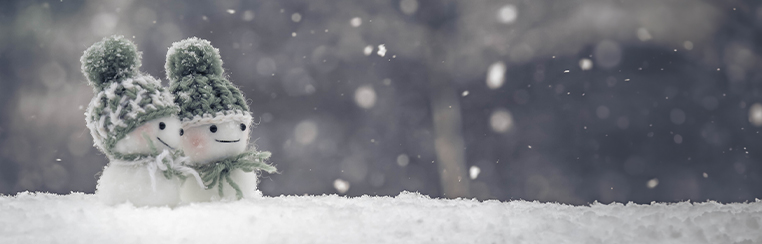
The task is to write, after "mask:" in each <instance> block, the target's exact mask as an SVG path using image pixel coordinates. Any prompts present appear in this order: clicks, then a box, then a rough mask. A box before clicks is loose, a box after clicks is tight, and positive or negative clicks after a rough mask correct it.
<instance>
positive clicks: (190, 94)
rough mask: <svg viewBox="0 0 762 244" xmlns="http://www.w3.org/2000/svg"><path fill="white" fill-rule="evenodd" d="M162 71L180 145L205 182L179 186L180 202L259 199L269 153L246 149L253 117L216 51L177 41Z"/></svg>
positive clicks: (202, 43)
mask: <svg viewBox="0 0 762 244" xmlns="http://www.w3.org/2000/svg"><path fill="white" fill-rule="evenodd" d="M165 69H166V71H167V77H168V79H169V83H170V88H169V89H170V91H171V92H172V94H174V95H175V103H176V104H178V105H179V106H180V113H179V117H180V119H181V121H182V127H183V129H184V130H185V135H184V136H183V137H182V138H181V143H180V144H181V146H182V149H183V151H184V152H185V155H187V156H188V157H189V159H190V160H189V163H188V165H189V166H190V167H193V168H195V169H196V170H197V171H198V173H199V174H200V175H201V178H202V180H203V181H204V183H205V184H206V187H205V188H202V187H198V185H195V184H184V185H183V186H182V189H181V191H180V198H181V202H185V203H189V202H204V201H217V200H237V199H241V198H247V197H255V196H260V195H261V193H260V192H259V191H258V190H257V183H258V182H257V173H258V171H260V170H264V171H267V172H269V173H273V172H275V167H273V166H271V165H269V164H267V163H266V162H265V160H267V159H268V158H269V157H270V152H259V151H257V150H255V149H253V148H251V149H247V145H248V143H249V132H250V131H251V124H252V116H251V113H250V112H249V106H248V105H247V104H246V99H244V97H243V95H242V93H241V91H240V90H239V89H238V88H237V87H236V86H234V85H233V83H231V82H230V81H228V80H227V79H226V78H225V77H224V76H223V69H222V58H221V57H220V54H219V50H217V49H216V48H214V47H212V45H211V44H210V43H209V41H206V40H202V39H198V38H195V37H194V38H188V39H185V40H182V41H179V42H176V43H174V44H172V47H171V48H170V49H169V51H168V53H167V62H166V65H165Z"/></svg>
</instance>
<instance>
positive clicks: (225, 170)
mask: <svg viewBox="0 0 762 244" xmlns="http://www.w3.org/2000/svg"><path fill="white" fill-rule="evenodd" d="M270 155H271V153H270V152H267V151H264V152H260V151H256V150H250V151H246V152H244V153H241V154H238V155H236V156H232V157H229V158H225V159H222V160H219V161H215V162H211V163H208V164H203V165H198V166H194V168H195V169H196V170H197V171H198V172H199V173H200V174H201V179H202V180H203V181H204V183H206V189H211V188H213V187H214V186H215V185H216V186H217V190H218V191H219V195H220V197H222V196H223V192H222V186H223V181H227V183H228V185H230V187H232V188H233V189H235V195H236V197H237V198H238V199H241V198H243V192H242V191H241V188H239V187H238V184H236V183H235V181H233V179H232V178H230V173H231V172H232V171H233V170H236V169H241V170H242V171H243V172H247V173H248V172H252V171H255V170H264V171H266V172H268V173H274V172H276V170H277V169H276V168H275V166H272V165H269V164H267V163H265V160H267V159H268V158H270Z"/></svg>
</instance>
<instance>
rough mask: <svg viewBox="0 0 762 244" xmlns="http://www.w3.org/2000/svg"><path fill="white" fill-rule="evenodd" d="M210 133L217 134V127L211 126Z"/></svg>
mask: <svg viewBox="0 0 762 244" xmlns="http://www.w3.org/2000/svg"><path fill="white" fill-rule="evenodd" d="M209 131H211V132H212V133H215V132H217V125H212V126H209Z"/></svg>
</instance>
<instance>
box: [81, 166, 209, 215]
mask: <svg viewBox="0 0 762 244" xmlns="http://www.w3.org/2000/svg"><path fill="white" fill-rule="evenodd" d="M155 165H156V164H154V166H155ZM154 166H151V165H150V164H135V163H134V162H121V163H120V162H118V160H117V161H112V162H111V164H109V165H108V166H106V167H105V168H103V174H102V175H101V177H100V179H98V185H97V186H96V190H95V195H97V196H98V197H99V198H100V199H101V201H103V202H104V203H106V204H109V205H115V204H120V203H125V202H131V203H132V204H134V205H135V206H170V207H172V206H175V205H177V204H178V203H179V202H180V194H179V192H180V191H179V189H180V185H181V184H182V182H181V180H180V179H179V178H178V177H172V178H171V179H167V178H165V177H164V175H163V174H162V171H161V170H156V169H154V170H150V169H149V167H154ZM188 181H189V182H188V184H185V185H194V186H196V187H199V186H198V185H197V184H193V179H192V178H188Z"/></svg>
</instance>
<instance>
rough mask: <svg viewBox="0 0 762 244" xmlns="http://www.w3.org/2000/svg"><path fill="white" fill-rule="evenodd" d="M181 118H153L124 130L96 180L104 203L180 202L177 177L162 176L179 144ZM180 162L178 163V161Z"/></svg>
mask: <svg viewBox="0 0 762 244" xmlns="http://www.w3.org/2000/svg"><path fill="white" fill-rule="evenodd" d="M181 130H182V128H181V126H180V120H179V119H178V118H177V117H175V116H168V117H163V118H158V119H154V120H151V121H148V122H146V123H144V124H143V125H141V126H139V127H137V128H135V129H134V130H132V131H131V132H129V133H127V135H125V137H124V138H122V139H120V140H119V141H118V142H117V143H116V145H115V146H114V151H115V152H116V153H118V154H119V155H128V156H124V157H128V158H130V159H129V160H126V159H118V158H112V159H111V161H110V162H109V164H108V165H107V166H106V167H104V169H103V173H102V174H101V177H100V178H99V179H98V185H97V186H96V190H95V194H96V195H97V196H98V198H100V199H101V200H102V201H103V202H104V203H106V204H110V205H113V204H119V203H124V202H131V203H132V204H135V205H136V206H175V205H177V204H178V203H179V202H180V194H179V190H180V185H181V184H182V180H181V179H180V178H179V177H170V178H169V179H168V178H167V177H165V175H164V171H166V170H167V169H168V167H171V166H172V165H173V164H175V163H174V161H175V160H178V158H175V157H174V156H173V154H172V153H171V151H172V150H175V149H177V148H178V147H179V146H180V137H181ZM178 163H179V162H178Z"/></svg>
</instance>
